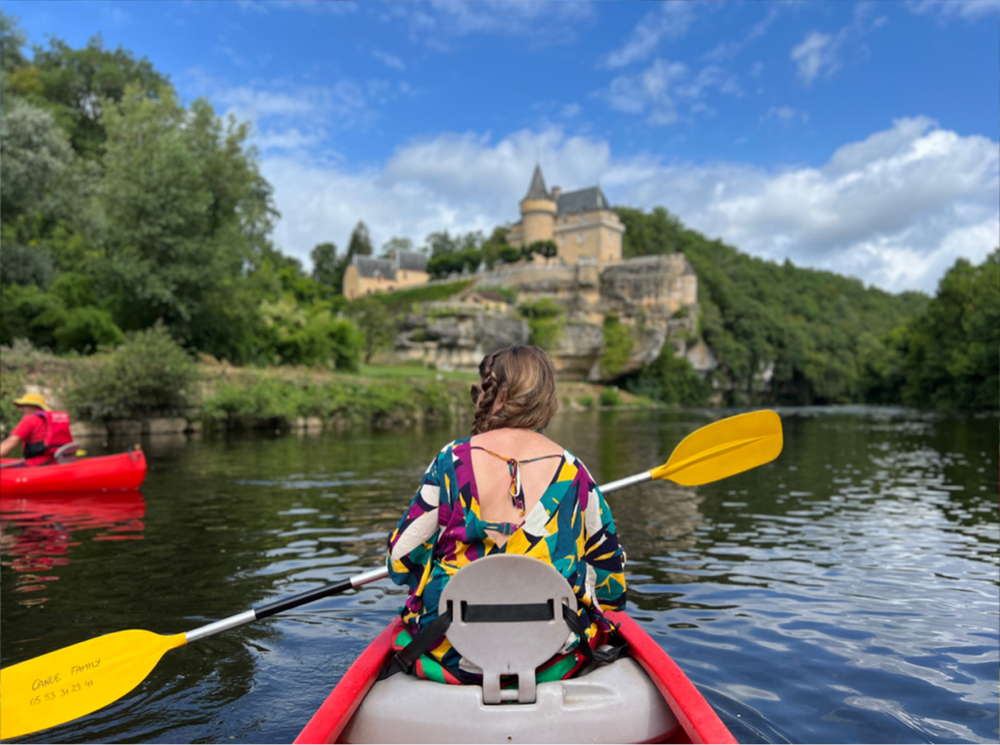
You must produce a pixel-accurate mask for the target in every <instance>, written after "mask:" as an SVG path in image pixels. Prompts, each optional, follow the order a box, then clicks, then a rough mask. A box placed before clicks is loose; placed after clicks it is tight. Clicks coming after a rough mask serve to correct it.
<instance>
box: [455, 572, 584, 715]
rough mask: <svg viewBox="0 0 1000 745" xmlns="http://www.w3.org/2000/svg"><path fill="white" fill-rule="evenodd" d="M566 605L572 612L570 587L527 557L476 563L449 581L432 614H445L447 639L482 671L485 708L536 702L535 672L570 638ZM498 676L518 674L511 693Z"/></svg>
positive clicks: (573, 601) (468, 662) (573, 600)
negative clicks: (448, 613)
mask: <svg viewBox="0 0 1000 745" xmlns="http://www.w3.org/2000/svg"><path fill="white" fill-rule="evenodd" d="M564 605H565V606H567V607H568V608H569V610H570V611H573V612H576V596H575V595H574V593H573V588H572V587H570V585H569V582H567V581H566V578H565V577H563V576H562V575H561V574H560V573H559V572H558V571H556V569H555V568H554V567H553V566H552V565H551V564H546V563H545V562H543V561H539V560H538V559H533V558H531V557H528V556H518V555H515V554H510V555H508V554H497V555H495V556H488V557H485V558H482V559H477V560H476V561H473V562H472V563H470V564H467V565H466V566H464V567H462V569H461V570H460V571H459V572H458V573H456V574H455V576H454V577H452V578H451V579H450V580H448V584H447V585H445V588H444V591H443V592H442V593H441V600H440V602H439V604H438V613H439V614H441V615H444V614H445V613H446V612H448V611H450V612H451V616H452V622H451V626H450V627H449V629H448V632H447V634H446V636H447V637H448V641H449V642H450V643H451V646H453V647H454V648H455V650H456V651H457V652H458V653H459V654H460V655H462V658H463V664H464V665H466V666H468V667H469V668H470V669H472V670H477V668H478V670H482V674H483V687H482V691H483V703H484V704H499V703H502V702H503V701H518V702H519V703H523V704H525V703H528V704H530V703H532V702H534V700H535V668H537V667H538V666H539V665H541V664H543V663H545V662H546V661H547V660H548V659H550V658H551V657H552V656H553V655H555V654H556V653H557V652H559V651H560V650H561V649H562V648H563V646H564V645H566V644H567V643H568V642H570V643H571V642H573V641H574V640H575V639H576V637H575V636H574V635H573V634H572V632H571V631H570V628H569V626H568V625H567V624H566V621H565V620H564V618H563V606H564ZM478 670H477V671H478ZM501 675H507V676H514V675H516V676H517V689H516V690H513V689H509V690H501V688H500V676H501Z"/></svg>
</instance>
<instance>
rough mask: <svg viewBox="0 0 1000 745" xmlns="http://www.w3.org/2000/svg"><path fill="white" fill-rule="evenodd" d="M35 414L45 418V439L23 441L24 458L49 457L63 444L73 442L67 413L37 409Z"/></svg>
mask: <svg viewBox="0 0 1000 745" xmlns="http://www.w3.org/2000/svg"><path fill="white" fill-rule="evenodd" d="M35 415H36V416H40V417H41V418H42V419H43V420H45V439H44V440H43V441H42V442H26V443H24V457H25V458H39V457H42V456H49V457H51V456H52V454H53V453H55V451H56V450H58V449H59V448H60V447H62V446H63V445H68V444H69V443H71V442H73V435H72V434H70V431H69V414H67V413H66V412H65V411H37V412H35Z"/></svg>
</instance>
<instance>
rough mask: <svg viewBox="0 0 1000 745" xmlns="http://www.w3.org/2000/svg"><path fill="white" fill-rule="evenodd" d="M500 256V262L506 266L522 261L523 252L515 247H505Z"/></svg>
mask: <svg viewBox="0 0 1000 745" xmlns="http://www.w3.org/2000/svg"><path fill="white" fill-rule="evenodd" d="M499 254H500V261H502V262H504V263H505V264H513V263H514V262H515V261H520V260H521V251H520V250H519V249H516V248H514V247H513V246H504V247H503V248H501V249H500V252H499Z"/></svg>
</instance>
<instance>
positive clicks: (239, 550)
mask: <svg viewBox="0 0 1000 745" xmlns="http://www.w3.org/2000/svg"><path fill="white" fill-rule="evenodd" d="M726 413H727V414H728V413H731V412H726ZM780 413H781V414H782V418H783V421H784V427H785V443H786V444H785V449H784V452H783V454H782V455H781V457H780V458H779V459H778V460H777V461H776V462H775V463H773V464H770V465H768V466H765V467H762V468H759V469H757V470H755V471H753V472H750V473H747V474H742V475H740V476H736V477H733V478H731V479H728V480H726V481H723V482H719V483H716V484H711V485H706V486H703V487H699V488H697V489H685V488H681V487H676V486H672V485H670V484H664V483H659V484H655V485H653V484H648V485H644V486H642V487H639V488H636V489H634V490H632V491H629V492H619V493H616V494H614V495H610V496H609V502H610V503H611V505H612V508H613V510H614V515H615V519H616V522H617V524H618V531H619V535H620V536H621V540H622V542H623V544H624V545H625V547H626V549H627V551H628V557H629V565H628V572H629V596H630V606H629V609H630V612H631V613H632V614H633V616H634V617H635V618H636V619H637V620H638V621H640V623H642V624H643V625H644V626H645V628H646V629H647V630H648V631H649V632H650V633H651V634H652V635H653V636H654V638H656V639H657V640H658V641H659V642H660V643H661V644H662V645H663V646H664V647H665V648H666V649H667V651H668V652H669V653H670V654H671V655H672V656H673V657H674V659H675V660H676V661H677V662H678V663H679V664H680V665H681V666H682V667H683V668H684V669H685V671H686V672H687V673H688V675H689V676H690V677H691V678H692V680H694V681H695V683H696V684H697V685H698V686H699V687H700V688H701V689H702V691H703V692H704V693H705V695H706V697H708V698H709V700H710V701H711V702H712V703H713V704H714V705H715V706H716V708H717V710H718V711H719V712H720V715H721V716H722V717H723V719H724V721H725V722H726V724H727V725H728V726H729V727H730V729H732V731H733V732H734V734H736V736H737V738H738V739H740V740H741V741H744V742H761V741H770V742H786V741H790V742H844V743H849V742H996V741H997V740H998V735H1000V732H998V702H1000V697H998V670H1000V654H998V645H1000V615H998V586H1000V568H998V567H1000V564H998V546H1000V536H998V520H997V494H998V482H997V466H996V458H997V452H998V443H997V419H996V417H988V418H979V419H975V418H957V417H948V416H937V415H926V414H917V413H914V412H908V411H904V410H887V409H863V408H858V409H851V410H802V409H799V410H787V411H781V412H780ZM717 415H718V413H712V412H679V413H669V414H665V413H657V414H649V413H625V412H605V413H602V414H601V415H599V416H598V415H586V416H585V415H580V416H576V415H566V416H564V417H561V418H558V419H557V420H556V421H555V422H554V423H553V426H552V428H551V430H550V435H551V436H552V437H553V438H554V439H556V440H558V441H559V442H561V443H562V444H564V445H565V446H566V447H568V448H569V449H570V450H572V451H573V452H574V453H575V454H576V455H577V456H579V457H580V458H582V459H583V460H584V462H585V463H587V465H588V467H589V468H590V470H591V472H592V473H593V474H594V475H595V478H597V480H598V481H601V482H606V481H610V480H613V479H617V478H620V477H623V476H626V475H629V474H631V473H635V472H638V471H642V470H646V469H648V468H650V467H652V466H654V465H658V464H659V463H662V462H663V461H665V460H666V458H667V457H668V456H669V453H670V452H671V451H672V449H673V447H675V446H676V444H677V443H678V442H679V441H680V440H681V439H682V438H683V437H684V436H685V435H686V434H688V433H690V432H691V431H693V430H694V429H696V428H697V427H698V426H702V425H703V424H705V423H707V422H708V421H709V417H715V416H717ZM455 436H461V432H459V431H452V432H433V433H417V434H413V433H400V434H384V435H374V434H365V435H361V436H355V437H352V438H350V439H344V438H340V437H336V436H334V435H323V436H320V437H309V436H301V435H299V436H295V435H293V436H289V437H284V438H278V439H254V438H244V439H238V440H233V441H229V442H221V441H216V442H211V441H204V442H201V441H192V442H186V441H184V440H177V439H175V440H172V441H171V442H170V443H169V444H158V443H157V442H155V441H153V442H150V443H148V448H149V453H150V455H151V462H152V464H153V468H152V470H151V472H150V474H149V477H148V479H147V484H146V486H145V487H144V489H143V493H144V495H145V503H144V504H143V505H142V506H143V507H144V508H145V512H146V513H148V514H145V515H144V514H143V511H142V509H141V508H139V506H138V503H136V502H135V501H134V500H133V502H132V504H131V506H130V507H127V508H126V507H125V506H123V505H119V506H120V507H121V508H122V509H123V510H126V511H127V514H126V512H120V513H118V514H114V513H105V514H104V515H103V516H102V515H101V513H100V510H97V511H94V510H91V512H90V513H87V511H86V510H85V509H84V510H82V511H81V509H82V508H70V509H69V512H67V513H66V514H62V513H59V506H58V504H57V505H55V507H53V505H51V504H50V505H48V506H42V507H38V506H37V505H36V507H35V508H34V509H32V508H30V507H29V508H28V511H23V507H22V506H12V505H11V504H10V503H9V502H8V500H7V499H5V500H4V502H3V515H2V528H3V533H2V535H3V539H4V542H3V557H2V558H3V583H2V588H0V589H2V592H3V596H2V597H3V629H4V634H3V638H2V645H3V646H2V649H3V664H4V665H7V664H11V663H13V662H16V661H19V660H21V659H26V658H28V657H32V656H35V655H37V654H42V653H44V652H47V651H51V650H52V649H57V648H60V647H62V646H66V645H68V644H71V643H73V642H76V641H80V640H81V639H83V638H87V637H90V636H94V635H98V634H101V633H107V632H109V631H114V630H119V629H123V628H147V629H150V630H154V631H158V632H161V633H172V632H176V631H184V630H189V629H191V628H193V627H195V626H198V625H201V624H203V623H207V622H209V621H213V620H217V619H218V618H221V617H225V616H228V615H231V614H233V613H237V612H240V611H242V610H244V609H246V608H248V607H251V606H252V605H259V604H260V603H261V602H264V601H267V600H271V599H275V598H278V597H282V596H285V595H290V594H293V593H295V592H300V591H303V590H306V589H312V588H314V587H317V586H318V585H320V584H323V583H327V582H332V581H336V580H339V579H343V578H345V577H347V576H350V575H352V574H354V573H356V572H358V571H359V570H361V569H364V568H368V567H370V566H373V565H374V564H376V563H377V562H378V561H379V560H380V557H381V553H382V550H383V546H384V542H385V537H386V534H387V532H388V531H389V530H391V529H392V527H394V526H395V523H396V521H397V520H398V518H399V516H400V515H401V514H402V511H403V510H404V509H405V507H406V504H407V502H408V499H409V494H410V492H411V491H412V490H413V489H414V488H415V485H416V484H417V482H418V480H419V477H420V475H421V473H422V472H423V469H424V467H425V466H426V464H427V463H428V462H429V461H430V459H431V458H432V457H433V456H434V455H435V454H436V452H437V451H438V449H439V448H440V447H441V445H443V444H444V442H446V441H447V440H448V439H450V438H452V437H455ZM141 499H142V498H141V497H140V500H141ZM73 509H77V514H76V516H75V517H74V515H73V514H70V513H72V512H73ZM129 510H130V511H129ZM137 510H138V511H137ZM88 514H89V517H88V516H87V515H88ZM113 536H130V537H132V538H142V539H143V540H141V541H130V542H123V543H120V544H117V545H108V544H106V543H105V544H102V543H100V542H99V541H100V539H101V538H102V537H113ZM52 567H58V570H53V569H52ZM56 572H58V578H59V581H58V582H56V581H55V579H56V576H55V575H56ZM401 603H402V595H401V592H400V590H399V589H398V588H396V587H394V586H392V585H390V584H389V583H387V582H382V583H377V585H376V586H369V587H366V588H363V589H362V590H361V591H360V592H357V593H353V594H351V595H344V596H340V597H337V598H328V599H326V600H323V601H319V602H317V603H314V604H312V605H309V606H306V607H304V608H300V609H297V610H295V611H291V612H289V613H287V614H286V615H284V616H281V617H278V618H276V619H272V620H267V621H264V622H261V623H259V624H252V625H249V626H246V627H242V628H240V629H236V630H233V631H231V632H227V633H225V634H221V635H219V636H217V637H212V638H209V639H207V640H204V641H202V642H199V643H197V644H194V645H191V646H190V647H186V648H184V649H181V650H176V651H174V652H171V653H169V654H168V655H167V656H166V657H165V658H164V660H163V661H162V662H161V663H160V665H159V666H158V667H157V669H156V670H154V672H153V673H152V674H151V675H150V676H149V678H148V679H147V681H146V682H145V683H144V684H143V685H142V686H140V688H139V689H137V691H136V692H135V693H133V694H131V695H130V696H127V697H125V699H123V700H122V701H119V702H117V703H115V704H113V705H112V706H110V707H108V708H107V709H105V710H103V711H101V712H98V713H96V714H94V715H92V716H90V717H87V718H85V719H83V720H80V721H79V722H76V723H71V724H67V725H64V726H63V727H59V728H56V729H54V730H50V731H49V732H45V733H39V734H38V735H36V736H34V737H29V738H27V739H28V740H31V741H45V742H52V741H60V742H82V741H101V742H118V741H122V742H124V741H150V742H152V741H157V742H232V741H238V742H283V741H291V740H292V739H293V738H294V736H295V735H296V734H297V732H298V730H299V729H300V728H301V726H302V724H303V723H304V721H305V720H306V719H307V718H308V716H309V715H310V714H311V713H312V712H313V711H315V709H316V708H317V707H318V705H319V703H320V702H321V701H322V699H323V698H324V697H325V695H326V694H327V693H328V692H329V690H330V689H331V687H332V686H333V684H334V683H335V682H336V680H337V679H338V678H339V677H340V675H342V674H343V672H344V670H345V669H346V668H347V666H348V665H349V664H350V663H351V662H352V661H353V659H354V657H355V656H356V655H357V654H358V653H359V652H360V651H361V650H362V649H363V648H364V646H365V645H366V644H367V642H368V641H369V640H370V639H371V638H372V637H374V636H375V634H376V633H377V632H378V631H379V630H381V628H382V627H383V626H384V625H385V624H386V623H387V622H388V621H389V619H390V618H391V616H392V614H393V613H394V612H395V611H396V609H397V608H398V607H399V605H401Z"/></svg>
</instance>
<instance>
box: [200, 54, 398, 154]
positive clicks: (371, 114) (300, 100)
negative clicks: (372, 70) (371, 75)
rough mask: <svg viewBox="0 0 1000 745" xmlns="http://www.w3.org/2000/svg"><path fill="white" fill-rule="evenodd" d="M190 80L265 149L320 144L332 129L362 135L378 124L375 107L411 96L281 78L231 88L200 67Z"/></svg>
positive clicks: (385, 88) (370, 85)
mask: <svg viewBox="0 0 1000 745" xmlns="http://www.w3.org/2000/svg"><path fill="white" fill-rule="evenodd" d="M187 77H188V78H189V79H190V81H191V88H192V89H193V91H194V92H195V93H196V94H197V95H205V96H208V97H209V98H210V99H211V101H212V102H213V104H215V106H216V107H217V108H218V109H220V110H221V111H222V112H223V114H224V115H227V116H228V115H230V114H231V115H233V116H234V117H236V119H237V120H238V121H249V122H251V123H252V124H253V125H254V127H255V129H256V130H257V131H258V132H262V133H263V134H262V135H261V136H260V137H258V139H257V140H256V144H257V146H258V148H260V149H261V150H265V149H267V148H269V147H277V148H283V149H284V148H288V147H306V146H308V145H310V144H319V143H321V142H322V141H323V139H324V138H325V136H326V134H325V133H326V131H328V130H334V131H336V130H346V129H352V128H358V129H362V130H363V129H365V128H367V127H369V126H371V125H372V124H373V123H374V122H375V121H376V120H377V119H378V111H377V110H376V109H375V108H374V105H375V104H381V103H385V102H387V101H390V100H393V99H395V98H397V97H398V96H401V95H411V94H412V92H411V91H410V90H409V88H408V86H406V84H405V83H402V82H401V83H398V84H392V83H389V82H387V81H383V80H368V81H365V82H364V83H361V82H356V81H353V80H346V79H345V80H339V81H336V82H334V83H332V84H331V85H327V86H316V85H302V84H299V83H293V82H290V81H288V80H280V79H279V80H271V81H260V80H255V81H252V82H251V83H249V84H246V85H237V86H232V85H229V84H228V83H227V82H226V81H225V80H221V79H217V78H213V77H212V76H210V75H208V74H207V73H206V72H205V71H204V70H202V69H199V68H196V69H193V70H189V71H188V73H187ZM302 129H305V130H306V131H307V132H308V134H303V133H302ZM293 143H294V144H293Z"/></svg>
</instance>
